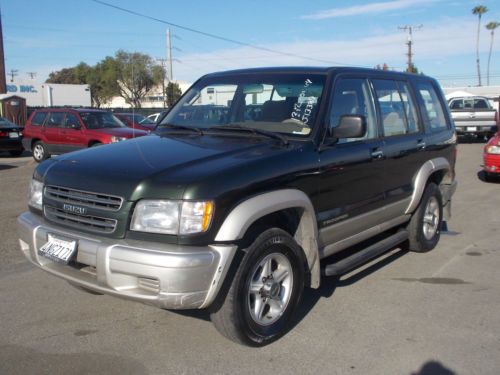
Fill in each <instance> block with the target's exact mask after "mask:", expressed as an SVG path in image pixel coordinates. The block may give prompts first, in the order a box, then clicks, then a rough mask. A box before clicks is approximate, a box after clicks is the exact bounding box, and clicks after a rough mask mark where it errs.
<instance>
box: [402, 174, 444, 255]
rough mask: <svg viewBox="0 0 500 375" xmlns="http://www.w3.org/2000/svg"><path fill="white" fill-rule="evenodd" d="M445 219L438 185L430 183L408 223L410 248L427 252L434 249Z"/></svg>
mask: <svg viewBox="0 0 500 375" xmlns="http://www.w3.org/2000/svg"><path fill="white" fill-rule="evenodd" d="M442 220H443V199H442V197H441V191H440V190H439V188H438V186H437V185H436V184H435V183H433V182H431V183H429V184H428V185H427V186H426V188H425V190H424V194H423V195H422V199H421V201H420V204H419V205H418V207H417V209H416V210H415V212H414V213H413V215H412V217H411V220H410V223H409V224H408V232H409V239H408V241H409V249H410V251H414V252H417V253H425V252H427V251H430V250H432V249H434V248H435V247H436V245H437V243H438V242H439V238H440V236H441V223H442Z"/></svg>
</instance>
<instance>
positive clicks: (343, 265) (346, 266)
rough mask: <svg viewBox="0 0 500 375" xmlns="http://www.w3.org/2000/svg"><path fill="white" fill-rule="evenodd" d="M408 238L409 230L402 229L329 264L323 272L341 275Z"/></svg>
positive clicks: (327, 274)
mask: <svg viewBox="0 0 500 375" xmlns="http://www.w3.org/2000/svg"><path fill="white" fill-rule="evenodd" d="M407 239H408V231H406V230H401V231H399V232H397V233H396V234H393V235H392V236H390V237H387V238H385V239H383V240H382V241H380V242H377V243H375V244H373V245H371V246H369V247H367V248H366V249H364V250H361V251H358V252H356V253H354V254H353V255H351V256H348V257H347V258H344V259H342V260H340V261H338V262H336V263H333V264H329V265H327V266H326V267H325V269H324V271H323V273H324V275H325V276H341V275H344V274H346V273H348V272H350V271H352V270H353V269H355V268H358V267H359V266H361V265H363V264H365V263H367V262H368V261H369V260H371V259H373V258H376V257H378V256H380V255H382V254H383V253H385V252H386V251H388V250H390V249H391V248H393V247H395V246H396V245H398V244H400V243H401V242H403V241H406V240H407Z"/></svg>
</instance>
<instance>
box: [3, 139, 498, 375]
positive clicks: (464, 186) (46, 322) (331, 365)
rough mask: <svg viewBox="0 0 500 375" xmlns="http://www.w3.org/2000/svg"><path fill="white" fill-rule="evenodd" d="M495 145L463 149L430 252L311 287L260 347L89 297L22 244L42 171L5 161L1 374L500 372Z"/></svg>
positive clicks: (194, 322) (200, 319)
mask: <svg viewBox="0 0 500 375" xmlns="http://www.w3.org/2000/svg"><path fill="white" fill-rule="evenodd" d="M482 147H483V145H482V144H478V143H475V144H460V145H459V147H458V162H457V170H456V172H457V179H458V181H459V187H458V190H457V192H456V195H455V196H454V201H453V218H452V220H451V221H450V222H449V223H448V230H449V231H448V232H447V233H443V235H442V237H441V241H440V243H439V245H438V246H437V248H436V249H435V250H433V251H432V252H430V253H426V254H414V253H404V252H402V251H400V250H398V249H396V250H394V251H392V252H391V253H389V254H388V255H387V256H385V257H384V258H382V259H379V260H378V261H377V262H372V263H370V264H369V265H367V266H365V267H363V268H362V269H361V270H358V271H357V272H354V273H351V274H349V275H346V276H345V277H343V278H342V279H341V280H339V281H335V280H332V279H324V280H323V285H322V287H321V288H320V289H319V290H306V298H305V301H304V303H303V307H302V309H301V311H300V317H299V321H298V323H297V325H296V326H295V327H294V329H293V330H292V331H291V332H290V333H288V334H287V335H286V336H285V337H283V338H282V339H281V340H279V341H277V342H275V343H273V344H271V345H269V346H267V347H264V348H260V349H252V348H246V347H242V346H238V345H236V344H233V343H232V342H230V341H228V340H226V339H224V338H223V337H222V336H220V335H219V334H218V333H217V331H216V330H215V328H214V327H213V326H212V324H211V323H210V322H209V321H208V320H207V317H206V315H205V314H203V313H192V314H190V313H183V314H180V313H176V312H171V311H164V310H159V309H156V308H154V307H150V306H145V305H142V304H139V303H135V302H129V301H122V300H120V299H117V298H113V297H109V296H96V295H90V294H87V293H85V292H82V291H79V290H77V289H74V288H73V287H71V286H70V285H68V284H67V283H66V282H64V281H62V280H60V279H57V278H55V277H53V276H50V275H48V274H46V273H45V272H43V271H41V270H38V269H36V268H35V267H34V266H32V265H31V264H30V263H28V262H27V261H26V260H25V259H24V258H23V256H22V255H21V252H20V250H19V248H18V244H17V236H16V217H17V216H18V215H19V214H20V213H21V212H22V211H24V210H25V209H26V195H27V190H28V183H29V180H30V177H31V174H32V172H33V169H34V167H35V163H34V162H33V161H32V159H31V158H30V157H29V156H28V157H21V158H10V157H8V156H4V155H3V154H0V210H1V211H0V212H1V215H0V236H1V238H2V240H1V241H0V318H1V325H0V373H1V374H35V373H36V374H68V373H71V374H87V373H96V374H102V373H106V374H174V373H175V374H211V373H216V374H233V373H238V374H247V373H248V374H255V373H259V374H268V373H273V374H313V373H314V374H383V375H389V374H415V375H417V374H418V375H429V374H439V375H451V374H467V375H469V374H495V375H496V374H498V373H500V272H499V270H500V229H499V228H500V225H499V224H500V215H499V214H498V211H499V208H500V183H487V182H484V181H482V180H481V179H480V177H481V174H480V173H479V174H478V172H479V171H480V170H481V168H480V164H481V156H482V155H481V153H482Z"/></svg>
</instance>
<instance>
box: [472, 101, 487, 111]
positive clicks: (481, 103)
mask: <svg viewBox="0 0 500 375" xmlns="http://www.w3.org/2000/svg"><path fill="white" fill-rule="evenodd" d="M474 108H475V109H487V108H489V106H488V103H486V100H484V99H475V100H474Z"/></svg>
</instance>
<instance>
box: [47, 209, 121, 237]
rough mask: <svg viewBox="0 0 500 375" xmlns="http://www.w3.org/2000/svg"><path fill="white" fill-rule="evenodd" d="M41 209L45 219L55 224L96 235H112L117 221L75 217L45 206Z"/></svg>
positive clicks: (88, 216)
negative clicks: (84, 230) (95, 233)
mask: <svg viewBox="0 0 500 375" xmlns="http://www.w3.org/2000/svg"><path fill="white" fill-rule="evenodd" d="M43 208H44V214H45V217H46V218H47V219H49V220H51V221H55V222H57V223H61V224H65V225H68V226H71V227H75V228H78V229H86V230H89V231H92V232H98V233H113V232H114V231H115V229H116V223H117V221H116V220H115V219H108V218H104V217H98V216H91V215H76V214H73V213H70V212H65V211H63V210H61V209H59V208H56V207H51V206H47V205H45V206H44V207H43Z"/></svg>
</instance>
